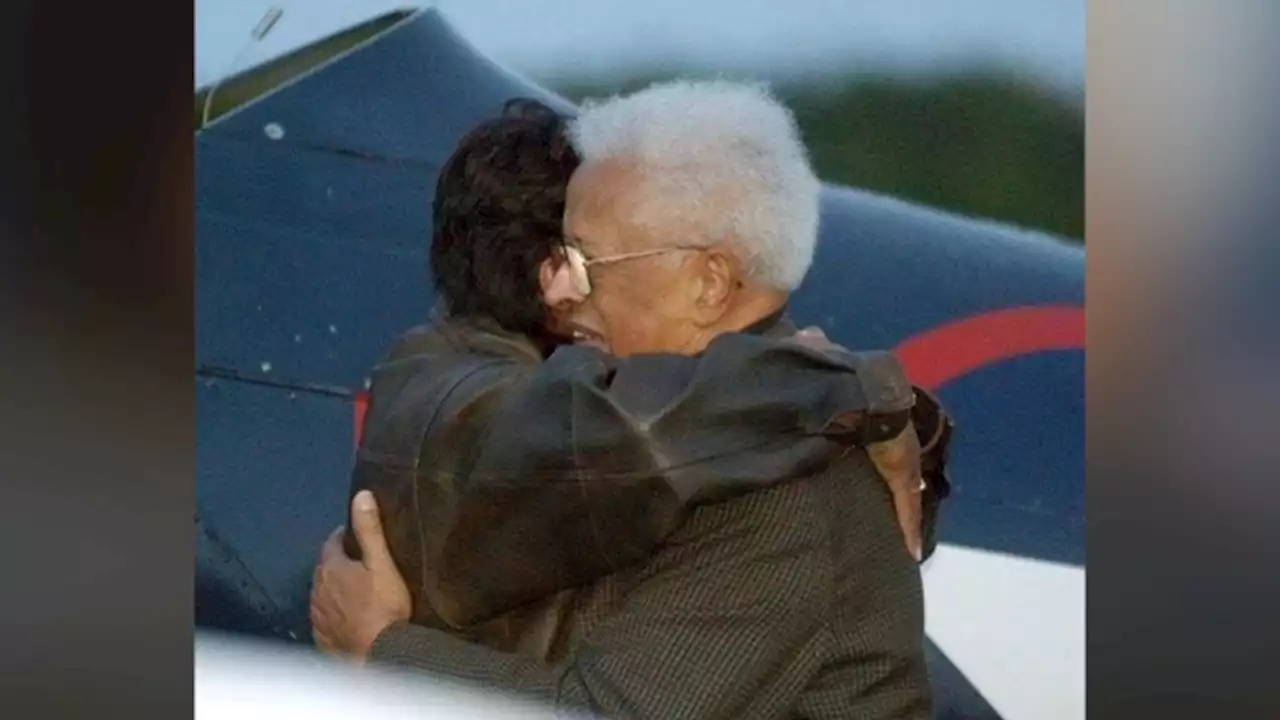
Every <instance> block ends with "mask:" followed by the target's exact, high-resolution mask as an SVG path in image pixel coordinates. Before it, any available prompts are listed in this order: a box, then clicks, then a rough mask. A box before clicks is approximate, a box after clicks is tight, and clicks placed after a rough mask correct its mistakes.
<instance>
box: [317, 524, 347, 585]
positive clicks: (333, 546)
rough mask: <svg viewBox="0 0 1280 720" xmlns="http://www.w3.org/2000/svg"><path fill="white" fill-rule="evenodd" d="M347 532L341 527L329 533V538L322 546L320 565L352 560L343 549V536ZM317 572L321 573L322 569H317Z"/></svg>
mask: <svg viewBox="0 0 1280 720" xmlns="http://www.w3.org/2000/svg"><path fill="white" fill-rule="evenodd" d="M344 532H346V528H345V527H343V526H341V525H339V526H338V527H337V529H335V530H334V531H333V532H331V533H329V538H328V539H327V540H325V541H324V545H321V546H320V564H321V565H327V564H330V563H333V562H335V561H337V560H338V559H343V560H350V558H348V557H347V553H346V551H345V550H343V549H342V535H343V533H344ZM316 572H317V573H319V572H320V568H319V567H317V568H316Z"/></svg>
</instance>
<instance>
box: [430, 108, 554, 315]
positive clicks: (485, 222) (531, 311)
mask: <svg viewBox="0 0 1280 720" xmlns="http://www.w3.org/2000/svg"><path fill="white" fill-rule="evenodd" d="M564 125H565V119H564V118H562V117H561V116H560V115H559V114H557V113H556V112H555V111H554V110H552V109H551V108H549V107H547V106H546V105H543V104H542V103H540V102H538V101H536V100H528V99H524V98H518V99H515V100H511V101H509V102H507V104H506V106H505V107H504V108H503V112H502V115H501V117H498V118H496V119H494V120H489V121H486V122H484V123H482V124H481V125H480V126H479V127H477V128H476V129H474V130H472V131H471V132H469V133H467V135H466V136H465V137H463V138H462V140H461V141H460V142H459V143H458V147H457V149H456V150H454V153H453V155H452V156H450V157H449V159H448V161H446V162H445V165H444V168H443V169H442V170H441V172H440V179H439V181H438V182H437V184H436V195H435V201H434V202H433V204H432V215H433V218H434V219H433V228H432V238H431V274H432V278H433V280H434V281H435V286H436V289H437V291H438V292H439V293H440V295H441V298H442V299H443V300H444V302H445V305H446V307H447V308H448V310H449V312H450V313H451V314H453V315H458V316H472V317H474V316H488V317H490V318H492V319H493V320H495V321H497V323H498V324H499V325H500V326H501V327H503V328H504V329H506V330H508V331H510V332H516V333H520V334H523V335H528V336H530V337H534V338H545V335H544V334H543V333H544V329H545V326H546V320H547V308H546V306H545V305H544V304H543V302H542V290H541V285H540V284H539V282H538V267H539V266H540V265H541V263H542V261H543V260H545V259H547V258H548V257H550V256H551V254H552V253H553V252H554V251H555V249H556V248H557V247H558V246H559V244H560V243H561V242H562V238H563V229H562V222H563V217H564V200H565V190H566V188H567V186H568V184H569V176H570V175H572V174H573V171H574V170H575V169H576V168H577V166H578V156H577V154H576V153H575V152H574V151H573V148H572V146H571V145H570V143H569V140H568V138H567V137H566V135H565V131H564Z"/></svg>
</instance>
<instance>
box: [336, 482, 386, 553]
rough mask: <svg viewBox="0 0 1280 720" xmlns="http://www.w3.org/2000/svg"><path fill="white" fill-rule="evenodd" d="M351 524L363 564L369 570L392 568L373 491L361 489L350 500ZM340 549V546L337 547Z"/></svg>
mask: <svg viewBox="0 0 1280 720" xmlns="http://www.w3.org/2000/svg"><path fill="white" fill-rule="evenodd" d="M351 525H352V527H353V528H354V529H355V533H356V542H357V543H359V544H360V551H361V553H362V555H363V559H364V565H365V567H367V568H369V569H370V570H374V569H378V568H387V567H390V568H394V567H395V562H394V561H393V560H392V559H391V550H390V548H388V547H387V538H386V536H385V535H383V533H382V519H381V518H380V517H378V504H377V503H376V502H374V499H373V493H371V492H369V491H368V490H361V491H360V492H358V493H356V496H355V498H353V499H352V501H351ZM339 549H341V548H339Z"/></svg>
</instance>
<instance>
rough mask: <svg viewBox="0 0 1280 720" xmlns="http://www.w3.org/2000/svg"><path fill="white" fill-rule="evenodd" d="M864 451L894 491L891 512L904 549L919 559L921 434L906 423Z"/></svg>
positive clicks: (921, 539)
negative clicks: (900, 429) (904, 426)
mask: <svg viewBox="0 0 1280 720" xmlns="http://www.w3.org/2000/svg"><path fill="white" fill-rule="evenodd" d="M867 454H868V455H870V456H871V460H872V462H873V463H874V464H875V466H876V470H878V471H879V473H880V476H881V477H882V478H884V481H885V483H886V484H888V486H889V491H890V492H891V493H892V494H893V507H894V512H895V513H896V514H897V517H898V525H899V526H900V527H901V528H902V535H903V537H904V539H905V540H906V542H907V549H908V550H910V551H911V555H912V557H914V558H915V559H916V562H920V561H921V560H922V559H923V557H924V528H923V521H924V509H923V504H922V494H921V492H920V491H921V484H920V483H921V480H920V478H921V471H920V438H919V437H918V436H917V435H916V432H915V428H914V427H913V426H912V425H911V424H910V423H908V424H907V427H906V428H905V429H904V430H903V431H902V433H901V434H900V435H898V437H896V438H894V439H892V440H886V441H884V442H878V443H873V444H871V445H869V446H868V447H867Z"/></svg>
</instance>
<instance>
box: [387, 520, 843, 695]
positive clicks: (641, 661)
mask: <svg viewBox="0 0 1280 720" xmlns="http://www.w3.org/2000/svg"><path fill="white" fill-rule="evenodd" d="M740 517H742V518H743V519H742V522H744V523H753V522H755V521H756V520H758V518H757V517H756V516H754V515H753V514H751V513H747V514H744V515H740ZM791 521H792V523H787V522H779V525H781V526H784V527H786V528H787V529H788V530H791V531H794V532H784V533H778V535H777V538H778V539H779V540H781V542H770V543H768V546H767V547H766V546H764V545H762V544H760V535H759V534H757V533H755V532H752V531H751V529H747V528H744V527H740V526H736V525H735V526H733V527H727V528H724V529H725V532H723V533H713V534H712V535H713V536H712V537H708V536H705V534H704V537H702V538H701V539H700V540H695V542H705V543H707V545H706V546H704V547H701V548H700V549H699V551H698V556H699V557H702V558H714V560H715V561H714V562H705V563H704V562H698V563H695V564H694V565H695V567H691V566H689V564H688V562H687V560H686V559H685V558H684V556H683V549H680V548H677V549H674V550H668V549H665V548H664V550H663V551H662V556H664V557H665V556H666V555H668V553H670V555H671V558H668V559H669V560H671V561H672V562H665V561H664V559H663V557H660V558H659V559H658V560H657V561H656V563H655V564H657V565H659V566H663V565H665V567H664V568H663V569H662V570H661V571H659V572H655V573H650V572H649V566H646V568H645V571H644V573H643V575H644V576H643V577H640V578H638V579H637V581H636V582H635V583H629V585H630V586H631V589H630V590H629V591H628V596H627V602H626V603H625V604H624V605H623V606H622V608H621V609H620V610H619V611H618V612H616V613H611V614H610V615H609V616H608V617H607V618H605V619H603V620H602V621H601V622H600V623H599V624H598V625H595V626H594V627H593V628H592V630H591V632H590V634H589V636H587V637H586V638H584V639H583V640H582V641H581V642H579V643H578V644H576V645H575V646H572V647H571V648H570V649H569V652H568V654H567V657H566V659H565V660H564V661H562V662H560V663H557V664H554V665H547V664H543V663H540V662H538V661H537V660H534V659H530V658H526V657H523V656H520V655H516V654H512V653H503V652H500V651H496V650H493V649H491V648H488V647H484V646H481V645H478V644H474V643H470V642H467V641H465V640H462V639H460V638H457V637H453V636H451V635H449V634H447V633H445V632H441V631H438V630H432V629H428V628H424V627H421V626H416V625H411V624H408V623H400V624H396V625H393V626H391V627H389V628H387V629H386V630H384V631H383V633H382V634H381V635H380V636H379V637H378V639H377V640H376V641H375V643H374V645H373V648H372V650H371V654H370V660H371V661H372V662H374V663H388V664H393V665H400V666H409V667H413V668H416V669H419V670H425V671H427V672H431V673H434V674H437V675H440V676H444V677H449V678H454V679H460V680H464V681H469V682H473V683H476V684H479V685H482V686H484V687H487V688H489V689H493V690H499V691H506V692H509V693H516V694H519V695H521V696H524V697H525V698H527V699H531V700H535V701H540V702H542V703H545V704H549V705H552V706H554V707H555V708H556V709H559V710H569V711H573V710H585V711H588V712H592V713H595V714H596V715H598V716H599V717H607V718H613V719H615V720H649V719H653V720H659V719H663V720H665V719H666V718H687V719H688V720H711V719H717V720H719V719H721V718H723V719H725V720H728V719H729V718H734V717H739V716H741V715H742V714H743V711H744V708H746V707H748V706H749V705H750V704H752V703H759V702H761V699H760V695H761V694H762V693H764V692H765V691H766V690H767V691H768V694H769V698H768V700H767V702H769V703H770V704H773V703H776V704H777V708H778V709H779V710H780V712H777V713H775V714H776V715H778V716H783V715H786V714H787V713H788V711H789V710H790V709H791V708H793V707H794V706H795V703H796V701H797V695H798V694H799V693H800V692H801V691H802V690H803V685H804V683H803V680H801V681H800V682H790V681H785V682H777V679H778V673H779V669H780V668H782V667H788V666H792V665H793V664H795V663H800V664H801V665H803V666H804V668H801V669H799V671H798V672H799V676H801V677H803V676H807V675H810V674H812V672H814V671H815V670H816V668H817V667H818V665H819V664H820V663H821V661H822V657H821V655H820V654H819V652H820V648H819V646H820V644H821V643H822V627H823V625H824V624H825V623H826V622H827V620H828V619H829V613H830V608H831V598H832V589H831V583H832V573H831V566H830V563H829V562H828V561H829V557H830V554H829V551H828V550H827V549H826V547H825V542H826V532H827V531H826V529H825V526H823V525H821V524H820V523H804V522H803V521H798V519H797V518H794V517H792V518H791ZM793 523H797V524H799V525H801V527H794V526H793ZM730 524H731V525H732V523H730Z"/></svg>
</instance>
